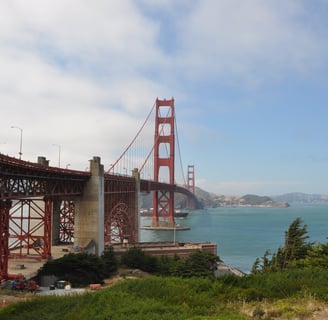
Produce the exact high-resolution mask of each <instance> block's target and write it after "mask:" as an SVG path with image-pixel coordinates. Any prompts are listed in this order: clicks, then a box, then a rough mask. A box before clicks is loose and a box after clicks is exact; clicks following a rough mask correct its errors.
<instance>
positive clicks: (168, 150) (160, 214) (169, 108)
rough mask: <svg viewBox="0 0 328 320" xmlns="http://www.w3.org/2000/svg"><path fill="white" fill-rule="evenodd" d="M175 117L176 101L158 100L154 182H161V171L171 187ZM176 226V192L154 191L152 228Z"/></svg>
mask: <svg viewBox="0 0 328 320" xmlns="http://www.w3.org/2000/svg"><path fill="white" fill-rule="evenodd" d="M163 114H164V115H163ZM174 117H175V115H174V99H173V98H172V99H171V100H165V99H164V100H159V99H156V116H155V138H154V139H155V141H154V181H156V182H159V178H160V171H161V174H166V175H168V177H167V176H166V177H165V178H166V179H167V178H169V181H168V183H170V184H171V185H173V184H174V152H175V150H174V148H175V145H174V142H175V138H174V122H175V118H174ZM161 168H163V169H162V170H161ZM165 168H166V170H165ZM164 171H165V172H164ZM161 178H162V175H161ZM174 224H175V222H174V192H173V191H165V190H156V191H154V196H153V218H152V227H170V228H172V227H174Z"/></svg>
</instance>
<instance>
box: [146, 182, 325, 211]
mask: <svg viewBox="0 0 328 320" xmlns="http://www.w3.org/2000/svg"><path fill="white" fill-rule="evenodd" d="M195 195H196V198H197V199H198V202H197V204H196V205H197V208H198V209H201V208H217V207H230V206H239V207H241V206H249V207H251V206H254V207H255V206H261V207H288V206H289V204H288V203H289V201H286V200H283V199H276V198H275V199H273V198H272V197H268V196H258V195H253V194H247V195H244V196H243V197H240V196H225V195H218V194H215V193H211V192H207V191H205V190H202V189H201V188H198V187H196V188H195ZM327 201H328V198H327ZM174 203H175V207H176V208H181V209H183V208H186V205H187V203H186V197H185V196H184V195H182V194H178V193H177V194H175V198H174ZM152 206H153V194H152V193H149V194H146V195H143V196H142V197H141V208H151V207H152Z"/></svg>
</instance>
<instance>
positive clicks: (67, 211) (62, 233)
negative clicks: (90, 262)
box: [59, 200, 75, 243]
mask: <svg viewBox="0 0 328 320" xmlns="http://www.w3.org/2000/svg"><path fill="white" fill-rule="evenodd" d="M74 218H75V202H74V201H67V200H65V201H62V203H61V208H60V226H59V240H60V242H62V243H73V242H74Z"/></svg>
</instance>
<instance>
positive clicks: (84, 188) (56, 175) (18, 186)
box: [0, 154, 194, 278]
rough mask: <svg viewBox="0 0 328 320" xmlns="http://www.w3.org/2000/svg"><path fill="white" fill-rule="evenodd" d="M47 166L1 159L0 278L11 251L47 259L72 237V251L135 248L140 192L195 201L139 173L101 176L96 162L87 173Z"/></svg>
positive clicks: (96, 159) (184, 191)
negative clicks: (119, 245) (117, 245)
mask: <svg viewBox="0 0 328 320" xmlns="http://www.w3.org/2000/svg"><path fill="white" fill-rule="evenodd" d="M48 164H49V162H48V161H47V160H46V159H45V158H44V157H39V158H38V163H32V162H28V161H24V160H19V159H16V158H13V157H9V156H5V155H3V154H0V210H1V219H0V278H1V277H6V275H7V270H8V258H9V256H10V254H11V252H12V251H13V250H14V249H16V250H17V248H19V257H21V258H22V257H31V256H38V257H41V258H47V257H50V256H51V246H52V245H56V244H58V243H61V242H65V240H66V239H68V241H70V240H72V234H70V237H67V235H68V233H70V232H71V233H72V232H73V237H74V245H75V246H77V247H81V248H85V247H89V249H90V248H91V249H90V250H91V251H93V252H94V253H96V254H99V255H100V254H101V253H102V251H103V249H104V246H105V244H111V243H122V242H123V240H124V239H128V241H129V243H132V244H133V243H137V242H138V240H139V239H138V238H139V237H138V230H139V224H138V223H139V221H138V213H139V194H140V192H150V191H154V190H162V191H163V190H164V191H168V192H169V191H174V192H178V193H182V194H184V195H186V196H188V197H193V198H194V195H193V194H192V193H191V192H190V191H189V190H187V189H185V188H183V187H181V186H177V185H172V184H167V183H162V182H156V181H148V180H142V179H140V175H139V173H138V170H137V169H136V170H135V171H134V172H133V174H132V176H131V177H128V176H121V175H116V174H108V173H105V172H104V167H103V165H102V164H101V161H100V158H99V157H94V158H93V159H92V160H90V171H77V170H71V169H63V168H56V167H50V166H49V165H48ZM67 216H68V219H67ZM11 225H14V226H15V227H14V228H12V227H11ZM27 226H28V227H27ZM72 228H73V230H74V231H72ZM13 243H14V244H15V247H12V244H13ZM16 257H17V255H16Z"/></svg>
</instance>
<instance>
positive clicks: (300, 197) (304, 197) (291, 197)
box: [271, 192, 328, 204]
mask: <svg viewBox="0 0 328 320" xmlns="http://www.w3.org/2000/svg"><path fill="white" fill-rule="evenodd" d="M271 198H272V199H274V200H275V201H286V202H288V203H300V204H302V203H304V204H306V203H308V204H310V203H312V204H328V195H326V194H325V195H323V194H307V193H301V192H293V193H286V194H283V195H279V196H272V197H271Z"/></svg>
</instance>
